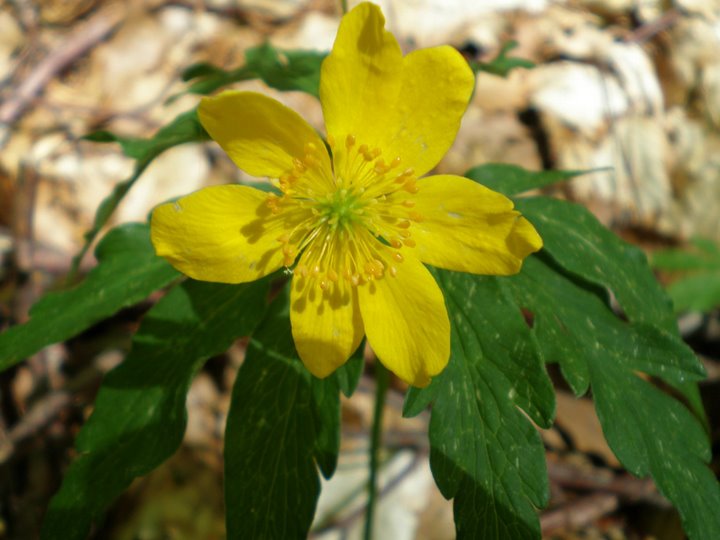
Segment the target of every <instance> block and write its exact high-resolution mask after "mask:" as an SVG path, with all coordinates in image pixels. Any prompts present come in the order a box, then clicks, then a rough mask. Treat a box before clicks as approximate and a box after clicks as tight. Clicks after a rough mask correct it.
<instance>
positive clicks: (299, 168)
mask: <svg viewBox="0 0 720 540" xmlns="http://www.w3.org/2000/svg"><path fill="white" fill-rule="evenodd" d="M293 165H294V166H295V171H294V172H296V173H297V175H298V176H299V175H300V174H302V173H304V172H305V171H306V170H307V167H305V164H304V163H303V162H302V161H300V160H299V159H298V158H293Z"/></svg>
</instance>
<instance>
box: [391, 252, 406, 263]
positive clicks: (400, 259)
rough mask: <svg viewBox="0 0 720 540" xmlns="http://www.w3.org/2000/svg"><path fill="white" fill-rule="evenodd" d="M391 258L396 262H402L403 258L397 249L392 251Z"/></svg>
mask: <svg viewBox="0 0 720 540" xmlns="http://www.w3.org/2000/svg"><path fill="white" fill-rule="evenodd" d="M393 259H395V260H396V261H397V262H403V261H404V260H405V258H404V257H403V256H402V253H400V252H399V251H396V252H395V253H393Z"/></svg>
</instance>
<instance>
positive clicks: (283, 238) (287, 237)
mask: <svg viewBox="0 0 720 540" xmlns="http://www.w3.org/2000/svg"><path fill="white" fill-rule="evenodd" d="M276 240H277V241H278V242H280V243H281V244H287V243H288V242H289V241H290V235H289V234H288V233H285V234H281V235H280V236H278V237H277V238H276Z"/></svg>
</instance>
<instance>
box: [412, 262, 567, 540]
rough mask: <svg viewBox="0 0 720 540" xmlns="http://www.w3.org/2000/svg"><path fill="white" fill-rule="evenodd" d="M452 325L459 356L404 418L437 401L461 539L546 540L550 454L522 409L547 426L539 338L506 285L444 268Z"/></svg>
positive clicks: (433, 441)
mask: <svg viewBox="0 0 720 540" xmlns="http://www.w3.org/2000/svg"><path fill="white" fill-rule="evenodd" d="M437 275H438V278H439V279H438V282H439V283H440V286H441V287H442V289H443V292H444V294H445V299H446V301H447V304H448V312H449V315H450V320H451V323H452V357H451V359H450V364H449V365H448V367H447V368H446V369H445V371H443V373H442V374H441V375H440V376H438V377H436V378H435V379H434V380H433V382H432V383H431V385H430V386H429V387H428V388H427V389H423V390H418V389H412V390H411V391H410V392H409V393H408V397H407V400H406V406H405V411H404V413H405V414H406V415H412V414H414V413H417V412H419V410H421V409H422V408H423V407H424V406H425V405H426V404H427V403H428V402H430V401H432V402H433V408H432V416H431V421H430V448H431V454H430V463H431V466H432V471H433V476H434V477H435V481H436V482H437V484H438V487H439V488H440V490H441V491H442V493H443V495H445V497H447V498H451V497H454V498H455V504H454V509H455V524H456V527H457V533H458V538H492V539H507V540H511V539H512V540H515V539H517V540H521V539H525V538H527V539H531V538H539V535H540V525H539V522H538V519H537V514H536V511H535V508H536V507H542V506H544V505H545V504H546V503H547V499H548V483H547V475H546V471H545V452H544V450H543V445H542V442H541V440H540V437H539V435H538V433H537V431H536V430H535V428H534V427H533V425H532V423H531V422H530V421H529V420H528V419H527V417H526V416H525V415H524V414H523V413H522V412H520V411H519V410H518V407H521V408H522V409H523V410H525V411H526V412H527V413H528V414H529V415H530V417H531V418H532V419H533V420H534V421H535V422H536V423H538V424H540V425H543V426H549V425H550V423H551V422H552V417H553V414H554V410H555V400H554V393H553V388H552V385H551V383H550V380H549V379H548V377H547V374H546V373H545V368H544V365H543V362H542V360H541V357H540V356H539V353H538V348H537V345H536V343H535V336H534V335H533V334H532V332H531V331H530V328H529V327H528V326H527V324H526V322H525V320H524V318H523V315H522V312H521V310H520V308H518V307H517V306H516V305H515V304H514V302H513V300H512V298H511V297H510V296H509V295H508V294H507V293H506V292H505V291H504V290H503V287H502V282H501V280H498V279H495V278H484V277H479V276H471V275H469V274H460V273H450V272H444V271H438V272H437Z"/></svg>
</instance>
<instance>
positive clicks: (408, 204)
mask: <svg viewBox="0 0 720 540" xmlns="http://www.w3.org/2000/svg"><path fill="white" fill-rule="evenodd" d="M400 204H402V205H403V206H404V207H405V208H412V207H414V206H415V201H411V200H409V199H405V200H404V201H403V202H401V203H400Z"/></svg>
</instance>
